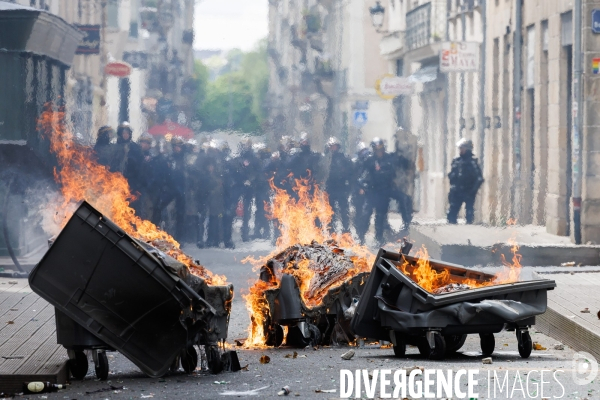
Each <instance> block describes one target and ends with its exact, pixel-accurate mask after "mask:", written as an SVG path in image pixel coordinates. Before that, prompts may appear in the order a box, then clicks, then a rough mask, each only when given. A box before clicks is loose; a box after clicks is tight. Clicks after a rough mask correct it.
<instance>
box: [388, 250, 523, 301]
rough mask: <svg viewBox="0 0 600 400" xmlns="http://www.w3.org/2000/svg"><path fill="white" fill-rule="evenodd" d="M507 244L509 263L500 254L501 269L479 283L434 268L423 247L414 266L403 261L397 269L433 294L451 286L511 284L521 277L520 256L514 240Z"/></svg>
mask: <svg viewBox="0 0 600 400" xmlns="http://www.w3.org/2000/svg"><path fill="white" fill-rule="evenodd" d="M509 244H510V245H511V249H510V250H511V253H512V260H511V262H508V261H507V260H506V259H505V257H504V255H503V254H502V255H501V259H502V264H503V268H502V270H500V271H499V272H498V273H496V275H494V278H493V279H490V280H484V281H481V280H475V279H465V278H457V277H455V276H453V275H452V274H451V273H450V271H449V270H448V269H441V268H435V267H434V266H432V265H431V263H430V262H429V254H428V253H427V249H426V248H425V246H422V247H421V248H420V249H419V250H417V252H416V254H415V257H416V258H417V261H416V265H413V264H411V263H410V262H409V261H408V260H405V261H404V263H402V264H400V266H399V269H400V270H401V271H402V272H403V273H404V274H405V275H407V276H409V277H410V278H411V279H412V280H413V281H415V282H416V283H417V284H418V285H419V286H421V287H422V288H423V289H425V290H427V291H428V292H430V293H434V292H435V291H436V290H439V289H441V288H444V287H445V286H448V285H451V284H462V285H465V286H464V288H469V289H476V288H480V287H485V286H492V285H502V284H505V283H513V282H517V281H518V280H519V277H520V275H521V255H520V254H519V246H518V245H517V243H516V242H515V241H514V240H512V239H511V240H510V241H509Z"/></svg>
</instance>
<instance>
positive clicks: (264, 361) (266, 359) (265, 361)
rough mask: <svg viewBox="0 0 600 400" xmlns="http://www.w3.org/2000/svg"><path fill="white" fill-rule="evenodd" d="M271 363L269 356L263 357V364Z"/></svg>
mask: <svg viewBox="0 0 600 400" xmlns="http://www.w3.org/2000/svg"><path fill="white" fill-rule="evenodd" d="M270 362H271V357H269V356H261V357H260V363H261V364H268V363H270Z"/></svg>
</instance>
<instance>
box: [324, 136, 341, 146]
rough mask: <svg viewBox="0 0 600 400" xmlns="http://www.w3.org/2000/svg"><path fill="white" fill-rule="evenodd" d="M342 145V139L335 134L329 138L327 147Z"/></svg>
mask: <svg viewBox="0 0 600 400" xmlns="http://www.w3.org/2000/svg"><path fill="white" fill-rule="evenodd" d="M341 145H342V142H340V139H338V138H336V137H335V136H331V137H330V138H329V139H328V140H327V147H332V146H341Z"/></svg>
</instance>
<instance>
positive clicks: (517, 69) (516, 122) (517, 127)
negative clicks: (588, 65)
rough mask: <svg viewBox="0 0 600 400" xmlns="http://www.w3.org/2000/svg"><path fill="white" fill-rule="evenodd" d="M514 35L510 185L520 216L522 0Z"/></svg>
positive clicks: (515, 213)
mask: <svg viewBox="0 0 600 400" xmlns="http://www.w3.org/2000/svg"><path fill="white" fill-rule="evenodd" d="M516 3H517V4H516V10H515V36H514V43H513V52H514V53H513V61H514V70H513V151H514V157H515V159H514V164H513V165H514V174H513V175H514V177H513V187H512V198H513V217H516V218H518V219H520V218H521V210H522V207H521V201H522V199H521V75H522V74H521V72H522V71H521V51H522V43H523V39H522V28H523V26H522V25H523V15H522V12H523V0H516Z"/></svg>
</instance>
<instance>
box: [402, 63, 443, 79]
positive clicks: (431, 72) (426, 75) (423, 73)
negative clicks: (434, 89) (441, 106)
mask: <svg viewBox="0 0 600 400" xmlns="http://www.w3.org/2000/svg"><path fill="white" fill-rule="evenodd" d="M438 69H439V67H438V66H437V65H428V66H425V67H421V69H419V70H418V71H417V72H415V73H414V74H412V75H410V76H409V77H408V79H409V80H411V81H413V82H419V83H427V82H433V81H435V80H436V79H437V77H438Z"/></svg>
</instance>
